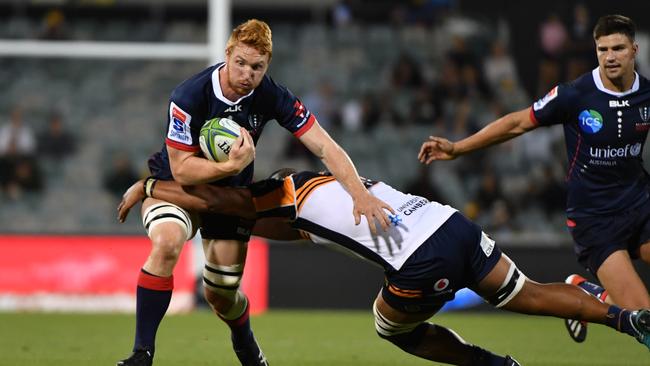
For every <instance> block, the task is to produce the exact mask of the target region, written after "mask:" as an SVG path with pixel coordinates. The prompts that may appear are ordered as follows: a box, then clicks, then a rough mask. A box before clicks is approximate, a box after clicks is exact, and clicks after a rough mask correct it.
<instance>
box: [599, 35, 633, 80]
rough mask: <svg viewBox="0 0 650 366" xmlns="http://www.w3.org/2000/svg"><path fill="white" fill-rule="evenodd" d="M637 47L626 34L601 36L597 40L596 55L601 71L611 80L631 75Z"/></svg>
mask: <svg viewBox="0 0 650 366" xmlns="http://www.w3.org/2000/svg"><path fill="white" fill-rule="evenodd" d="M637 48H638V47H637V45H636V44H634V43H632V40H631V39H630V38H629V37H627V36H626V35H624V34H620V33H615V34H610V35H607V36H601V37H600V38H598V39H597V40H596V55H597V56H598V66H599V67H600V70H601V72H602V73H604V74H605V76H607V78H608V79H610V80H617V79H621V78H623V77H626V76H631V75H632V73H633V72H634V56H636V51H637Z"/></svg>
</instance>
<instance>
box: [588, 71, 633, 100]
mask: <svg viewBox="0 0 650 366" xmlns="http://www.w3.org/2000/svg"><path fill="white" fill-rule="evenodd" d="M591 75H592V76H593V78H594V83H596V88H598V90H600V91H601V92H603V93H607V94H609V95H613V96H615V97H623V96H626V95H628V94H632V93H634V92H635V91H637V90H639V74H637V73H636V71H635V72H634V83H632V88H630V89H629V90H626V91H624V92H622V93H619V92H615V91H611V90H609V89H607V88H605V85H603V79H601V78H600V73H599V72H598V68H595V69H593V70H592V71H591Z"/></svg>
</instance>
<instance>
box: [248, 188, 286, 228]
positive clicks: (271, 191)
mask: <svg viewBox="0 0 650 366" xmlns="http://www.w3.org/2000/svg"><path fill="white" fill-rule="evenodd" d="M248 188H249V189H250V191H251V194H252V196H253V204H254V205H255V212H257V216H258V217H285V218H287V219H290V220H295V219H296V215H297V209H296V192H295V188H294V182H293V179H292V178H291V177H285V178H284V179H283V180H278V179H265V180H262V181H259V182H256V183H253V184H251V185H250V186H249V187H248Z"/></svg>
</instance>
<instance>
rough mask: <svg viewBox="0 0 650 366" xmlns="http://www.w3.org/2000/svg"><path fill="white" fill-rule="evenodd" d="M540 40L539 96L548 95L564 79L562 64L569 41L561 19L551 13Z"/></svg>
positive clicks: (541, 29) (545, 22)
mask: <svg viewBox="0 0 650 366" xmlns="http://www.w3.org/2000/svg"><path fill="white" fill-rule="evenodd" d="M539 39H540V45H541V51H542V57H541V59H540V63H539V75H538V82H537V95H536V96H535V97H539V96H542V95H544V94H546V93H547V92H548V91H549V90H550V89H551V88H552V87H554V86H555V85H557V84H558V83H559V82H560V80H561V79H562V75H561V74H562V71H561V70H562V67H561V65H562V62H563V57H564V51H565V46H566V43H567V40H568V33H567V30H566V27H565V26H564V24H563V23H562V21H561V20H560V17H559V16H558V15H557V14H555V13H551V14H550V15H549V16H548V17H547V18H546V20H545V21H544V22H543V23H542V24H541V25H540V28H539Z"/></svg>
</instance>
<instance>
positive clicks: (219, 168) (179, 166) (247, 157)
mask: <svg viewBox="0 0 650 366" xmlns="http://www.w3.org/2000/svg"><path fill="white" fill-rule="evenodd" d="M167 153H168V154H169V164H170V167H171V171H172V174H173V175H174V180H175V181H176V182H178V183H180V184H182V185H196V184H201V183H208V182H213V181H215V180H219V179H221V178H225V177H228V176H231V175H237V174H239V173H240V172H241V171H242V170H244V168H246V167H247V166H248V165H249V164H250V163H251V162H252V161H253V160H254V159H255V144H254V143H253V138H252V137H251V135H250V134H249V133H248V131H246V129H244V128H242V129H241V135H240V136H239V137H238V138H237V140H235V142H234V143H233V146H232V149H231V150H230V154H229V155H228V157H229V159H228V161H225V162H213V161H210V160H208V159H205V158H202V157H200V156H197V155H196V153H195V152H193V151H186V150H181V149H177V148H175V147H172V146H170V145H167Z"/></svg>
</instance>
